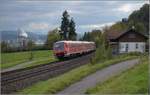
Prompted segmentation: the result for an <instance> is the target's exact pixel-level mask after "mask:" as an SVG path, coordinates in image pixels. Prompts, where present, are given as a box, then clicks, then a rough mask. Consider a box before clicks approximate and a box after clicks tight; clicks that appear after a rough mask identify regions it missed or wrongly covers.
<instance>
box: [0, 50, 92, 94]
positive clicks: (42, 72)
mask: <svg viewBox="0 0 150 95" xmlns="http://www.w3.org/2000/svg"><path fill="white" fill-rule="evenodd" d="M92 55H93V53H90V54H87V55H85V56H81V57H77V58H74V59H70V60H66V61H61V62H53V63H50V64H45V65H39V66H34V67H28V68H24V69H18V70H14V71H9V72H3V73H1V93H2V94H9V93H14V92H17V91H18V90H21V89H23V88H25V87H28V86H30V85H32V84H34V83H36V82H39V81H43V80H47V79H49V78H52V77H56V76H58V75H60V74H63V73H65V72H67V71H69V70H71V69H73V68H75V67H79V66H81V65H83V64H86V63H88V62H89V61H90V57H91V56H92Z"/></svg>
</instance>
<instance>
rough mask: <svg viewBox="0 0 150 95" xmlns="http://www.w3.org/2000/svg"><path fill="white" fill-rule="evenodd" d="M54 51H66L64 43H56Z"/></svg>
mask: <svg viewBox="0 0 150 95" xmlns="http://www.w3.org/2000/svg"><path fill="white" fill-rule="evenodd" d="M54 50H64V42H61V43H55V44H54Z"/></svg>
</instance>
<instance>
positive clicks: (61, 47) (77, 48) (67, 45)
mask: <svg viewBox="0 0 150 95" xmlns="http://www.w3.org/2000/svg"><path fill="white" fill-rule="evenodd" d="M95 48H96V47H95V43H94V42H87V41H58V42H56V43H54V45H53V51H54V55H55V56H56V57H57V58H63V57H69V56H72V55H78V54H84V53H88V52H91V51H94V50H95Z"/></svg>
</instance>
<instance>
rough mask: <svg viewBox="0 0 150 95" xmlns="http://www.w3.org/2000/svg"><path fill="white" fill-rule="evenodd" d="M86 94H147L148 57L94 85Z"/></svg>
mask: <svg viewBox="0 0 150 95" xmlns="http://www.w3.org/2000/svg"><path fill="white" fill-rule="evenodd" d="M86 93H87V94H97V95H99V94H148V58H146V57H144V58H143V59H142V61H140V64H138V65H137V66H135V67H133V68H132V69H129V70H128V71H125V72H123V73H122V74H121V75H119V76H116V77H113V78H111V79H109V80H107V81H105V82H104V83H102V84H98V85H97V86H96V87H94V88H91V89H88V90H87V91H86Z"/></svg>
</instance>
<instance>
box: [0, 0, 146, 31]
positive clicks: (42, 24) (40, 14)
mask: <svg viewBox="0 0 150 95" xmlns="http://www.w3.org/2000/svg"><path fill="white" fill-rule="evenodd" d="M147 2H148V0H143V1H142V0H137V1H105V0H104V1H42V0H41V1H39V0H38V1H27V0H25V1H21V0H20V1H19V0H16V1H15V0H3V1H1V3H0V31H1V30H16V29H18V28H21V29H23V30H26V31H30V32H37V33H47V32H48V30H52V29H54V28H56V27H59V26H60V24H61V15H62V13H63V11H65V10H67V11H68V13H69V14H70V17H73V18H74V21H75V23H76V32H77V33H83V32H87V31H90V30H92V29H101V28H102V27H103V26H104V25H111V24H113V23H115V22H117V21H120V20H121V19H122V18H127V17H128V16H129V14H131V13H132V12H133V11H134V10H137V9H139V8H140V7H141V6H142V5H143V4H145V3H147Z"/></svg>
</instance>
